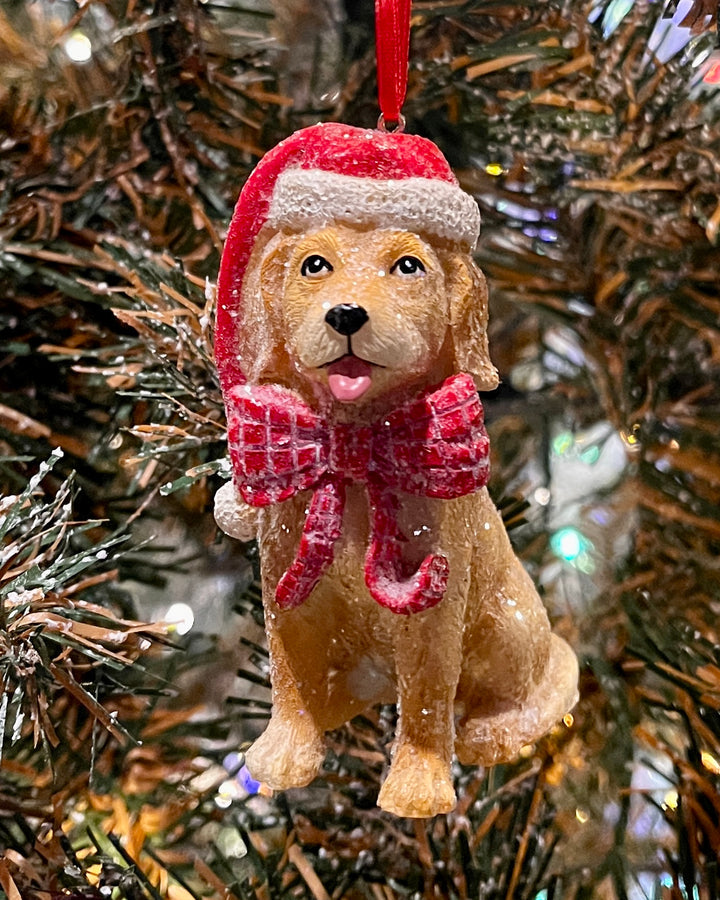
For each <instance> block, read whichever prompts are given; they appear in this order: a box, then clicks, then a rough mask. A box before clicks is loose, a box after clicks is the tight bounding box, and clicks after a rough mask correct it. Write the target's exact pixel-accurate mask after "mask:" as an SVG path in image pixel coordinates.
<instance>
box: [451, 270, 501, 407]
mask: <svg viewBox="0 0 720 900" xmlns="http://www.w3.org/2000/svg"><path fill="white" fill-rule="evenodd" d="M446 273H447V279H448V280H447V285H448V297H449V302H450V310H449V312H450V332H451V335H452V342H453V347H454V349H455V363H456V366H457V368H458V371H460V372H467V373H468V374H469V375H472V376H473V378H474V379H475V386H476V387H477V389H478V390H479V391H492V390H494V389H495V388H496V387H497V386H498V382H499V380H500V379H499V378H498V373H497V370H496V369H495V366H494V365H493V364H492V362H491V361H490V353H489V350H488V338H487V323H488V291H487V284H486V282H485V276H484V275H483V273H482V272H481V271H480V269H478V267H477V266H476V265H475V263H474V262H473V261H472V259H471V258H470V257H469V256H466V255H464V254H460V253H456V254H454V255H453V256H451V257H450V259H449V260H448V264H447V266H446Z"/></svg>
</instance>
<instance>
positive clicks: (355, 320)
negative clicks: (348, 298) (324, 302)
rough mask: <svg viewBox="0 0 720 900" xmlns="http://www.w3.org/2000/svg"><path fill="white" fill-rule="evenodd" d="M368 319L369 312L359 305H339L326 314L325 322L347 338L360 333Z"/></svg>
mask: <svg viewBox="0 0 720 900" xmlns="http://www.w3.org/2000/svg"><path fill="white" fill-rule="evenodd" d="M368 319H369V316H368V314H367V312H366V311H365V310H364V309H363V308H362V306H358V305H357V303H339V304H338V305H337V306H333V308H332V309H329V310H328V311H327V313H326V314H325V321H326V322H327V323H328V325H329V326H330V327H331V328H334V329H335V331H337V333H338V334H343V335H345V337H350V335H351V334H355V332H356V331H360V329H361V328H362V327H363V325H364V324H365V323H366V322H367V320H368Z"/></svg>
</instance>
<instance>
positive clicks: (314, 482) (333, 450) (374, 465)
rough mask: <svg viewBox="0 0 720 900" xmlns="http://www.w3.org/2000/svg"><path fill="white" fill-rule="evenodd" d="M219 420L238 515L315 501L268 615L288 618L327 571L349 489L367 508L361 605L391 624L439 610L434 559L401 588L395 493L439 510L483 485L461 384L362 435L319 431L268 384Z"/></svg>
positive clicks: (444, 565)
mask: <svg viewBox="0 0 720 900" xmlns="http://www.w3.org/2000/svg"><path fill="white" fill-rule="evenodd" d="M227 411H228V443H229V446H230V457H231V459H232V465H233V471H234V476H235V483H236V485H237V487H238V490H239V491H240V494H241V495H242V497H243V499H244V500H245V502H246V503H249V504H250V505H251V506H268V505H269V504H271V503H279V502H281V501H282V500H287V499H288V497H292V496H294V495H295V494H297V493H298V492H299V491H304V490H308V489H310V488H313V489H314V494H313V498H312V501H311V502H310V508H309V510H308V513H307V517H306V519H305V524H304V526H303V532H302V537H301V539H300V546H299V548H298V552H297V555H296V557H295V560H294V561H293V563H292V564H291V566H290V568H289V569H288V570H287V571H286V572H285V574H284V575H283V576H282V578H281V579H280V581H279V583H278V586H277V591H276V594H275V599H276V600H277V603H278V605H279V606H281V607H283V608H291V607H294V606H299V605H300V604H301V603H302V602H303V601H304V600H306V599H307V597H308V596H309V594H310V592H311V591H312V589H313V588H314V587H315V585H316V584H317V582H318V581H319V579H320V578H321V576H322V575H323V573H324V572H325V571H326V570H327V569H328V567H329V566H330V564H331V563H332V561H333V557H334V553H335V544H336V542H337V540H338V538H339V537H340V534H341V531H342V514H343V508H344V504H345V487H346V485H347V484H348V483H351V482H353V481H359V482H361V483H364V484H365V485H366V486H367V491H368V497H369V501H370V512H371V526H370V546H369V548H368V552H367V556H366V558H365V583H366V584H367V587H368V590H369V591H370V594H371V595H372V596H373V597H374V598H375V600H377V601H378V603H380V604H382V605H383V606H386V607H387V608H388V609H391V610H392V611H393V612H397V613H412V612H418V611H420V610H423V609H429V608H430V607H432V606H435V604H437V603H439V602H440V600H441V599H442V597H443V594H444V593H445V588H446V587H447V580H448V562H447V559H446V558H445V557H444V556H440V555H430V556H427V557H426V558H425V559H424V560H423V562H422V564H421V565H420V568H419V569H418V570H417V572H415V573H414V574H413V575H411V576H410V577H409V578H404V577H403V576H404V575H407V574H408V573H403V571H402V569H403V564H402V558H401V545H402V542H403V541H405V537H404V536H403V534H402V532H401V531H400V529H399V526H398V524H397V512H398V509H399V503H398V499H397V496H396V493H395V492H396V491H404V492H405V493H408V494H415V495H418V496H424V497H437V498H440V499H443V500H449V499H452V498H454V497H462V496H464V495H465V494H470V493H472V492H473V491H476V490H478V489H479V488H481V487H482V486H483V485H484V484H486V482H487V479H488V451H489V444H488V437H487V433H486V431H485V426H484V424H483V408H482V404H481V403H480V399H479V397H478V395H477V391H476V390H475V385H474V384H473V380H472V378H471V377H470V376H469V375H464V374H463V375H453V376H451V377H450V378H448V379H446V380H445V381H444V382H443V383H442V385H440V387H438V388H435V389H430V390H429V391H427V392H426V393H424V394H422V395H421V396H420V397H419V398H417V399H415V400H412V401H410V402H408V403H405V404H404V405H403V406H401V407H399V408H398V409H396V410H395V411H393V412H392V413H390V414H389V415H388V416H386V417H384V418H383V419H382V420H381V421H379V422H377V423H375V424H374V425H373V426H371V427H360V426H353V425H334V426H328V425H327V424H326V423H325V422H324V420H323V419H322V418H321V417H320V416H319V415H318V414H317V413H315V412H314V411H313V410H312V409H311V408H310V407H309V406H308V405H307V404H306V403H305V402H304V401H303V400H301V399H300V397H298V395H297V394H295V393H293V391H290V390H288V389H287V388H283V387H280V386H278V385H272V384H269V385H261V386H260V387H250V386H248V385H239V386H237V387H235V388H233V389H232V390H231V391H230V393H229V396H228V402H227Z"/></svg>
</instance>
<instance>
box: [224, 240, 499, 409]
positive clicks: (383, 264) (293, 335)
mask: <svg viewBox="0 0 720 900" xmlns="http://www.w3.org/2000/svg"><path fill="white" fill-rule="evenodd" d="M243 293H244V297H243V309H244V315H245V327H243V328H241V329H240V334H241V336H242V337H241V341H240V343H241V346H240V348H239V349H240V356H241V359H242V365H243V370H244V371H245V372H246V373H247V375H248V379H249V380H250V381H251V382H255V383H258V382H267V381H277V382H280V383H283V384H286V385H287V386H289V387H294V388H296V389H300V390H303V388H304V389H305V390H307V389H308V388H312V390H313V392H314V393H315V394H316V395H318V394H320V395H321V397H322V399H325V400H327V401H328V402H331V403H339V404H357V405H364V404H366V403H369V402H372V401H374V400H379V399H381V398H382V397H384V396H387V395H389V394H390V393H397V392H398V391H400V392H404V391H405V390H406V389H410V388H414V387H417V386H424V385H426V384H431V383H434V382H437V381H439V380H441V379H442V378H444V377H446V376H447V375H449V374H451V373H452V372H459V371H463V372H468V373H469V374H471V375H473V377H474V378H475V381H476V384H477V387H478V389H480V390H491V389H493V388H494V387H496V385H497V373H496V371H495V368H494V367H493V365H492V363H491V362H490V358H489V354H488V346H487V331H486V329H487V289H486V286H485V279H484V277H483V275H482V273H481V272H480V270H479V269H478V268H477V267H476V266H475V264H474V263H473V261H472V258H471V256H470V254H469V253H467V252H462V251H460V250H458V249H453V247H452V246H451V245H449V244H448V243H447V242H444V244H443V243H442V242H439V241H438V240H433V239H432V238H431V237H429V236H420V235H419V234H416V233H413V232H410V231H401V230H393V229H387V230H386V229H377V228H375V229H371V228H355V227H350V226H348V225H330V226H327V227H324V228H320V229H317V230H313V231H309V232H303V233H291V232H285V231H279V232H277V233H275V234H272V235H270V236H269V237H268V238H267V239H266V240H265V241H260V242H259V245H258V246H257V247H256V250H255V252H254V253H253V256H252V257H251V259H250V263H249V266H248V271H247V277H246V281H245V290H244V292H243Z"/></svg>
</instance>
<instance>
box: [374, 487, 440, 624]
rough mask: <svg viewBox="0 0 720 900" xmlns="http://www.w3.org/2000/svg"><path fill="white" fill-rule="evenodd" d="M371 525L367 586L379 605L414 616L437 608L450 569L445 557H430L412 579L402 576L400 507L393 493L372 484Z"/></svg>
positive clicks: (403, 538) (402, 538) (423, 562)
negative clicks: (399, 525) (434, 607)
mask: <svg viewBox="0 0 720 900" xmlns="http://www.w3.org/2000/svg"><path fill="white" fill-rule="evenodd" d="M368 496H369V499H370V510H371V524H370V546H369V547H368V552H367V556H366V557H365V584H366V585H367V588H368V590H369V591H370V594H371V596H372V597H373V598H374V599H375V600H377V602H378V603H379V604H380V605H381V606H384V607H386V608H387V609H389V610H391V611H392V612H394V613H400V614H402V615H410V614H411V613H416V612H422V611H423V610H425V609H431V608H432V607H433V606H436V605H437V604H438V603H439V602H440V601H441V600H442V598H443V595H444V593H445V589H446V587H447V582H448V573H449V571H450V567H449V565H448V561H447V559H446V558H445V557H444V556H439V555H437V556H436V555H432V554H430V555H428V556H426V557H425V559H424V560H423V561H422V563H421V564H420V568H419V569H418V570H417V572H415V574H414V575H413V576H412V577H411V578H409V579H403V577H402V555H401V547H402V543H403V542H404V541H405V537H404V535H403V534H402V532H401V531H400V528H399V527H398V524H397V515H398V511H399V508H400V504H399V503H398V499H397V497H396V496H395V494H394V493H393V492H392V490H389V489H387V488H385V487H383V486H379V485H375V484H372V483H370V484H368Z"/></svg>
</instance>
